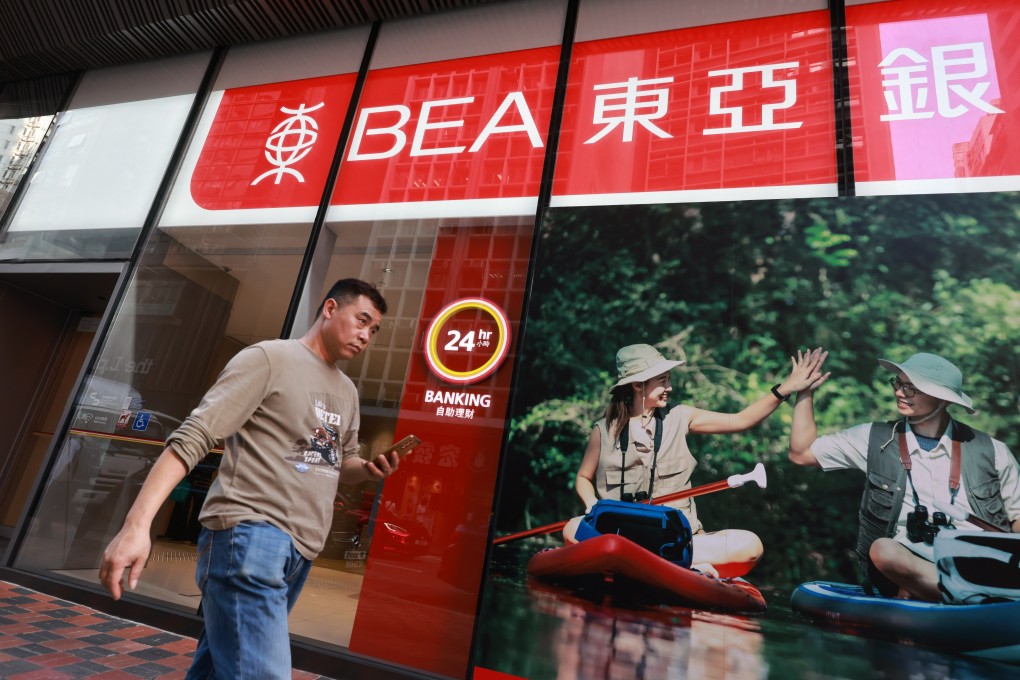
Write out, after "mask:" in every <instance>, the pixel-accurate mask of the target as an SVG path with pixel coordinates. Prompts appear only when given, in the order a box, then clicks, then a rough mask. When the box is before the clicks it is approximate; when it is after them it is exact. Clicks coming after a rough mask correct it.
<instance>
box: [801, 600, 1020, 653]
mask: <svg viewBox="0 0 1020 680" xmlns="http://www.w3.org/2000/svg"><path fill="white" fill-rule="evenodd" d="M791 605H792V607H793V610H794V611H795V612H798V613H800V614H803V615H805V616H807V617H809V618H811V619H814V620H816V621H819V622H824V623H828V624H831V625H834V626H836V627H838V628H840V629H842V630H846V631H848V632H855V633H859V634H861V635H867V636H868V637H877V638H882V639H887V640H892V641H898V640H910V641H912V642H914V643H916V644H918V645H923V646H926V647H934V648H937V649H938V650H940V651H947V652H961V653H964V654H972V655H975V656H981V657H984V658H986V659H993V660H996V661H1005V662H1008V663H1020V602H999V603H994V604H940V603H936V602H917V601H915V600H897V599H893V598H888V597H877V596H873V595H868V594H866V593H865V592H864V589H863V588H861V587H860V586H854V585H849V584H846V583H829V582H826V581H814V582H811V583H803V584H801V585H800V586H798V587H797V590H795V591H794V593H793V597H792V601H791Z"/></svg>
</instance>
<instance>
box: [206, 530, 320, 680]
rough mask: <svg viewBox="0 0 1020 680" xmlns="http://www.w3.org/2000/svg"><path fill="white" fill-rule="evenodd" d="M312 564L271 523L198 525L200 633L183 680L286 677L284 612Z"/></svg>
mask: <svg viewBox="0 0 1020 680" xmlns="http://www.w3.org/2000/svg"><path fill="white" fill-rule="evenodd" d="M311 566H312V563H311V561H310V560H307V559H305V558H304V557H302V556H301V553H299V552H298V551H297V550H296V549H295V548H294V543H293V541H291V538H290V536H289V535H288V534H287V533H286V532H284V531H282V530H280V529H278V528H276V527H275V526H273V525H271V524H269V523H268V522H242V523H240V524H238V525H237V526H235V527H233V528H232V529H224V530H222V531H212V530H210V529H206V528H204V527H203V528H202V533H201V534H200V535H199V538H198V567H197V569H196V572H195V582H196V583H197V584H198V587H199V588H200V589H201V591H202V616H203V617H204V619H205V628H204V629H203V631H202V634H201V636H200V637H199V639H198V649H196V650H195V658H194V660H193V661H192V663H191V668H190V669H189V670H188V675H187V678H188V679H189V680H197V679H198V678H219V679H220V680H233V679H234V678H258V680H267V679H269V678H287V679H289V678H291V677H292V672H291V663H290V634H289V633H288V631H287V614H288V613H289V612H290V610H291V608H292V607H293V606H294V603H295V602H296V601H297V597H298V595H299V594H300V593H301V587H302V586H303V585H304V583H305V579H306V578H307V577H308V570H309V569H310V568H311Z"/></svg>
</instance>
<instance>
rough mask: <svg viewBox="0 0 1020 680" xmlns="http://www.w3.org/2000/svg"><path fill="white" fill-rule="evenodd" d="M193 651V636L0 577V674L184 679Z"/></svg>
mask: <svg viewBox="0 0 1020 680" xmlns="http://www.w3.org/2000/svg"><path fill="white" fill-rule="evenodd" d="M194 651H195V640H194V638H189V637H182V636H180V635H175V634H173V633H168V632H166V631H163V630H159V629H158V628H151V627H149V626H143V625H140V624H137V623H135V622H133V621H127V620H125V619H118V618H116V617H114V616H109V615H107V614H103V613H100V612H97V611H96V610H94V609H89V608H88V607H85V606H82V605H79V604H75V603H73V602H68V601H67V600H60V599H57V598H54V597H50V596H48V595H44V594H42V593H39V592H36V591H34V590H29V589H28V588H23V587H21V586H17V585H14V584H12V583H7V582H4V581H0V678H5V679H6V680H65V679H69V678H95V679H97V680H99V679H102V680H136V679H137V678H183V677H184V673H185V671H186V670H187V668H188V666H189V665H190V664H191V656H192V654H193V653H194ZM294 677H295V678H300V679H301V680H314V679H319V680H328V678H326V677H325V676H319V675H314V674H312V673H306V672H304V671H295V672H294Z"/></svg>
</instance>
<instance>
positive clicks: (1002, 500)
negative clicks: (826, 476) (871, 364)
mask: <svg viewBox="0 0 1020 680" xmlns="http://www.w3.org/2000/svg"><path fill="white" fill-rule="evenodd" d="M878 363H879V364H880V365H881V366H882V367H883V368H885V369H888V370H889V371H892V372H894V374H895V375H894V376H891V377H890V378H889V384H890V386H891V387H892V389H893V395H894V396H895V398H896V410H897V412H898V413H899V416H900V418H899V419H898V420H896V421H894V422H891V423H863V424H861V425H856V426H854V427H851V428H849V429H846V430H843V431H842V432H837V433H836V434H831V435H826V436H823V437H818V435H817V429H816V426H815V417H814V391H815V390H816V389H817V388H818V387H819V386H820V385H821V384H822V383H824V382H825V380H826V379H828V377H829V374H828V373H826V374H825V375H824V376H823V378H822V379H821V380H819V381H817V382H815V383H813V384H812V385H811V386H810V387H808V388H807V389H804V390H802V391H800V392H798V394H797V401H796V403H795V405H794V409H793V424H792V426H791V429H790V460H791V461H793V462H794V463H796V464H798V465H812V466H814V467H820V468H822V469H823V470H826V471H828V470H841V469H846V468H855V469H858V470H862V471H864V472H865V473H866V474H867V481H866V487H865V491H864V496H863V498H862V500H861V511H860V515H859V519H860V526H859V530H858V537H857V556H858V558H859V559H860V561H861V566H862V568H863V569H865V571H866V574H867V577H866V578H867V580H866V583H865V585H866V587H867V588H868V589H869V591H871V592H874V591H875V590H877V591H878V592H879V593H880V594H882V595H885V596H887V597H893V596H896V597H902V598H913V599H918V600H929V601H937V600H939V597H940V596H939V590H938V575H937V573H936V569H935V564H934V549H933V548H932V542H933V538H934V535H935V533H936V532H937V531H939V530H940V528H941V527H942V526H945V524H946V522H945V520H946V517H945V514H944V513H942V512H937V511H936V510H937V508H938V507H945V508H953V507H954V506H955V508H957V509H958V510H962V511H964V512H966V513H968V514H970V515H973V516H975V517H977V518H979V519H983V520H985V521H986V522H991V523H992V524H994V525H996V526H998V527H1000V528H1001V529H1003V530H1007V531H1008V530H1012V531H1014V532H1020V466H1018V465H1017V461H1016V459H1015V458H1014V457H1013V454H1012V453H1010V451H1009V449H1008V448H1007V447H1006V445H1005V444H1003V443H1002V442H1000V441H999V440H997V439H992V438H991V437H989V436H988V435H987V434H985V433H984V432H979V431H977V430H975V429H973V428H971V427H968V426H967V425H965V424H963V423H961V422H960V421H958V420H956V419H954V418H952V417H951V416H950V415H949V413H948V412H947V407H949V406H950V405H952V404H955V405H958V406H961V407H963V408H964V409H965V410H966V411H967V412H968V413H974V408H973V406H972V401H971V398H970V397H969V396H967V394H966V393H964V391H963V375H962V373H961V372H960V369H958V368H957V367H956V366H955V365H953V364H952V363H951V362H949V361H947V360H946V359H943V358H942V357H940V356H937V355H935V354H924V353H921V354H914V355H913V356H911V357H910V358H909V359H907V360H906V361H904V362H903V363H902V364H898V363H895V362H893V361H889V360H887V359H879V360H878ZM904 501H907V502H904ZM929 510H931V511H933V512H931V513H929ZM956 514H959V513H956ZM956 528H958V529H966V530H972V531H974V530H979V527H977V526H975V525H973V524H971V523H970V522H967V521H961V522H959V523H957V525H956Z"/></svg>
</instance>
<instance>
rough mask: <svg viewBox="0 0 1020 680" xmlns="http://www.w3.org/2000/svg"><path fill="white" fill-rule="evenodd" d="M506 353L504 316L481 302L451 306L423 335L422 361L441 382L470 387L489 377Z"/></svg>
mask: <svg viewBox="0 0 1020 680" xmlns="http://www.w3.org/2000/svg"><path fill="white" fill-rule="evenodd" d="M509 351H510V323H509V321H507V317H506V313H504V312H503V310H502V309H500V308H499V307H498V306H497V305H495V304H493V303H492V302H489V301H488V300H485V299H482V298H463V299H461V300H456V301H455V302H451V303H450V304H448V305H447V306H446V307H443V309H442V310H440V312H439V313H438V314H437V315H436V317H435V318H434V319H433V320H432V323H431V324H429V327H428V331H427V332H426V334H425V360H426V362H427V363H428V366H429V369H430V370H431V371H432V373H433V374H435V375H436V376H437V377H439V378H440V379H442V380H445V381H446V382H449V383H455V384H458V385H470V384H472V383H476V382H479V381H480V380H484V379H485V378H488V377H489V376H490V375H492V374H493V373H494V372H495V371H496V369H498V368H499V366H500V364H502V363H503V360H504V359H506V356H507V354H508V353H509Z"/></svg>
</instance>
